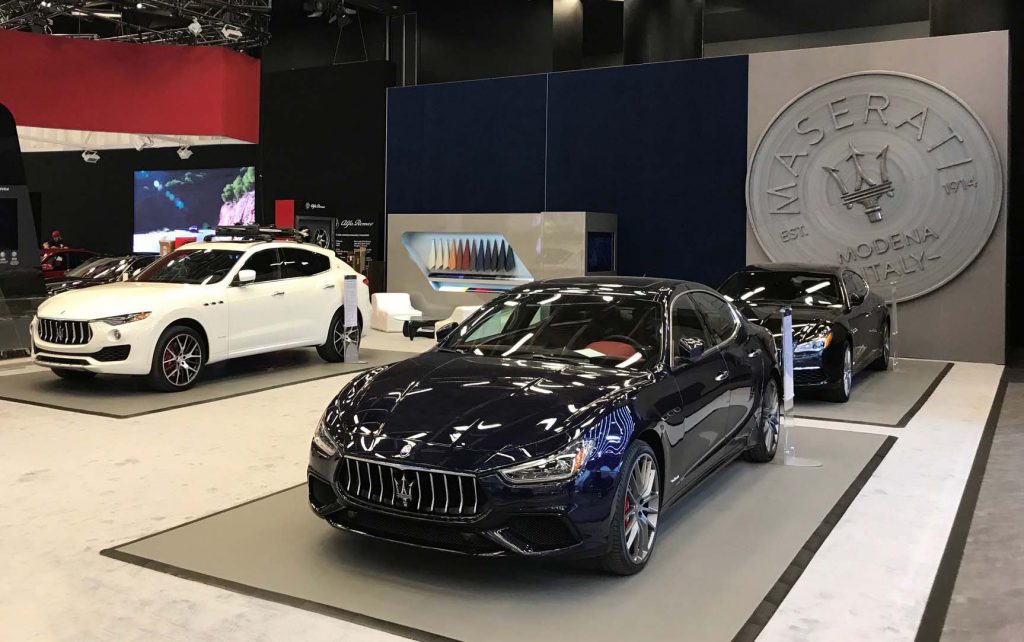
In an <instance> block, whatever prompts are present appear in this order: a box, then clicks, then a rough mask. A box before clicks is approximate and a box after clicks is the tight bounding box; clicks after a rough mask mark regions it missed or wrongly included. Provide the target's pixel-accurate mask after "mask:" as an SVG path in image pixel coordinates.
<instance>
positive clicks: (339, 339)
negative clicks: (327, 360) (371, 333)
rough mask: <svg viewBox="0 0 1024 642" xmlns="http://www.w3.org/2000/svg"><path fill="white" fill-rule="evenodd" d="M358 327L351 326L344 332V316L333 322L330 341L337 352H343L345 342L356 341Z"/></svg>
mask: <svg viewBox="0 0 1024 642" xmlns="http://www.w3.org/2000/svg"><path fill="white" fill-rule="evenodd" d="M358 336H359V328H358V327H356V328H352V329H350V330H348V331H347V332H346V328H345V321H344V316H342V318H339V319H338V321H337V323H335V324H334V328H333V329H332V330H331V343H333V344H334V349H335V350H337V351H338V354H340V355H344V354H345V344H346V343H347V342H352V343H355V342H357V341H358V338H357V337H358Z"/></svg>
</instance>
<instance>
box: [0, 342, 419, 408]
mask: <svg viewBox="0 0 1024 642" xmlns="http://www.w3.org/2000/svg"><path fill="white" fill-rule="evenodd" d="M359 356H360V358H361V359H362V360H364V361H366V363H327V362H326V361H324V360H323V359H321V358H320V357H319V356H318V355H317V353H316V350H314V349H312V348H308V349H302V350H284V351H281V352H274V353H270V354H263V355H257V356H253V357H244V358H240V359H231V360H229V361H224V362H221V363H215V364H213V365H211V366H208V367H207V369H206V371H205V372H204V373H202V374H201V379H200V380H199V382H198V383H196V385H195V387H193V388H192V389H190V390H186V391H184V392H176V393H166V392H154V391H153V390H151V389H150V388H148V387H147V386H146V383H145V382H144V381H142V380H141V379H139V378H137V377H119V376H104V375H99V376H97V377H95V378H93V379H90V380H87V381H65V380H63V379H60V378H59V377H57V376H56V375H54V374H53V373H51V372H48V371H46V372H32V373H27V374H20V375H10V376H6V377H3V379H2V380H0V399H3V400H5V401H16V402H20V403H27V404H32V405H35V406H45V407H47V408H57V409H59V410H70V411H73V412H81V413H85V414H90V415H100V416H103V417H114V418H118V419H124V418H128V417H138V416H139V415H148V414H151V413H154V412H163V411H165V410H172V409H174V408H182V407H185V406H193V405H196V404H201V403H207V402H210V401H217V400H220V399H227V398H229V397H237V396H240V395H247V394H251V393H254V392H262V391H264V390H270V389H272V388H280V387H281V386H290V385H293V384H297V383H305V382H307V381H315V380H317V379H325V378H327V377H336V376H338V375H343V374H349V373H352V372H358V371H360V370H366V369H368V368H375V367H377V366H381V365H385V364H388V363H394V362H396V361H401V360H403V359H408V358H410V357H413V356H415V355H414V354H411V353H408V352H395V351H391V350H369V349H364V350H360V351H359Z"/></svg>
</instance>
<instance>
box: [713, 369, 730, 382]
mask: <svg viewBox="0 0 1024 642" xmlns="http://www.w3.org/2000/svg"><path fill="white" fill-rule="evenodd" d="M728 378H729V371H728V370H723V371H721V372H719V373H718V376H716V377H715V381H725V380H726V379H728Z"/></svg>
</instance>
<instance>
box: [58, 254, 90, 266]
mask: <svg viewBox="0 0 1024 642" xmlns="http://www.w3.org/2000/svg"><path fill="white" fill-rule="evenodd" d="M94 258H96V257H95V256H93V255H92V254H86V253H85V252H68V260H67V263H66V265H65V266H64V267H65V268H67V269H70V268H74V267H78V266H79V265H81V264H83V263H85V262H86V261H91V260H93V259H94Z"/></svg>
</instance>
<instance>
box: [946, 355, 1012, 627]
mask: <svg viewBox="0 0 1024 642" xmlns="http://www.w3.org/2000/svg"><path fill="white" fill-rule="evenodd" d="M1018 374H1021V373H1018ZM1022 463H1024V378H1019V380H1018V382H1014V381H1011V382H1010V383H1008V384H1007V387H1006V396H1005V398H1004V400H1003V408H1002V412H1001V413H1000V415H999V421H998V423H997V424H996V430H995V434H994V435H993V438H992V450H991V453H990V455H989V459H988V463H987V465H986V467H985V476H984V477H983V480H982V484H981V492H980V493H979V495H978V503H977V506H976V508H975V512H974V518H973V519H972V520H971V527H970V532H969V534H968V536H967V546H966V548H965V549H964V554H963V559H962V560H961V563H960V569H959V573H958V574H957V578H956V585H955V587H954V589H953V599H952V601H951V602H950V605H949V611H948V613H947V614H946V622H945V627H944V629H943V632H942V639H943V640H944V641H948V642H974V641H981V640H1000V641H1002V640H1005V641H1007V642H1009V641H1019V640H1024V510H1022V509H1024V469H1022V466H1021V464H1022Z"/></svg>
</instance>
